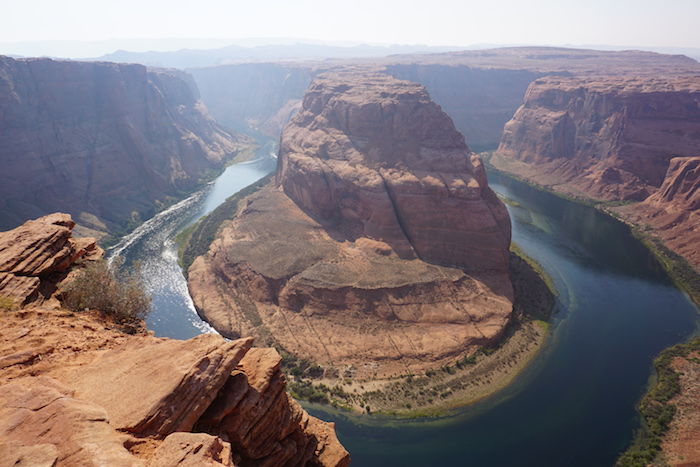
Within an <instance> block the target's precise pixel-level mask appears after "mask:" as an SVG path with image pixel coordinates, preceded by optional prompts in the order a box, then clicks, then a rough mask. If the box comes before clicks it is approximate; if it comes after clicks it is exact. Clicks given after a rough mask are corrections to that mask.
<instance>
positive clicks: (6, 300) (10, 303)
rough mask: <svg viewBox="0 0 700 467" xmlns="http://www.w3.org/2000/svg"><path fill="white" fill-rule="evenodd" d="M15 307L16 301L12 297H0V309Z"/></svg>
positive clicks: (8, 309) (10, 309) (9, 309)
mask: <svg viewBox="0 0 700 467" xmlns="http://www.w3.org/2000/svg"><path fill="white" fill-rule="evenodd" d="M14 308H15V301H14V300H12V299H11V298H10V297H0V310H5V311H12V310H13V309H14Z"/></svg>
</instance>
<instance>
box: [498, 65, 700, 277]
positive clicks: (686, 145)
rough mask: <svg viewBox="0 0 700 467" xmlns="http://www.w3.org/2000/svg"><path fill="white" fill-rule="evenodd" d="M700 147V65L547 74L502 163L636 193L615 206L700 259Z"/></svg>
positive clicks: (566, 181) (578, 185) (564, 183)
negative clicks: (650, 72)
mask: <svg viewBox="0 0 700 467" xmlns="http://www.w3.org/2000/svg"><path fill="white" fill-rule="evenodd" d="M699 154H700V79H698V76H697V74H695V75H692V76H688V75H686V76H683V75H681V76H666V77H665V76H655V77H650V76H644V77H642V76H633V77H630V76H626V77H620V76H597V77H588V78H562V77H547V78H542V79H538V80H536V81H535V82H534V83H532V84H531V85H530V88H529V89H528V91H527V94H526V96H525V100H524V102H523V105H522V106H521V107H520V109H518V111H517V112H516V113H515V115H514V116H513V118H512V120H511V121H510V122H508V123H507V124H506V126H505V128H504V130H503V137H502V140H501V143H500V146H499V148H498V150H497V152H496V154H495V155H494V157H493V158H492V163H493V164H494V166H496V167H497V168H499V169H503V170H505V171H507V172H511V173H516V174H518V175H519V176H521V177H523V178H526V179H529V180H532V181H534V182H536V183H538V184H540V185H544V186H546V187H549V188H552V189H553V190H555V191H559V192H562V193H565V194H568V195H572V196H575V197H580V198H587V199H593V200H597V201H628V202H634V204H630V205H628V206H623V207H619V208H613V210H614V211H616V212H618V213H620V214H622V215H623V216H624V217H625V218H627V219H628V220H630V221H632V222H634V223H636V224H638V225H640V226H642V227H644V228H646V227H651V228H652V229H653V230H654V231H655V232H656V234H657V235H658V236H659V237H660V238H662V239H663V240H664V241H665V243H666V244H667V245H668V246H669V247H670V248H672V249H674V250H675V251H676V252H677V253H679V254H681V255H683V256H684V257H685V258H686V259H688V261H689V262H690V263H691V264H693V265H694V266H695V267H696V269H697V268H700V253H698V244H699V241H700V231H698V225H700V213H699V211H698V208H699V207H700V203H699V202H698V196H699V195H698V190H697V188H698V157H699V156H698V155H699Z"/></svg>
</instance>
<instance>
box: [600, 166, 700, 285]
mask: <svg viewBox="0 0 700 467" xmlns="http://www.w3.org/2000/svg"><path fill="white" fill-rule="evenodd" d="M613 210H614V211H615V212H617V213H619V214H621V215H622V216H624V217H625V218H627V219H629V220H630V221H632V222H634V223H635V224H638V225H640V226H642V228H643V229H649V227H651V228H652V229H653V230H654V232H655V233H656V234H657V235H658V237H659V238H661V239H662V240H663V241H664V243H665V244H666V246H668V247H669V248H671V249H672V250H674V251H675V252H677V253H678V254H680V255H681V256H683V257H684V258H685V259H687V260H688V261H689V262H690V264H692V265H693V266H695V268H696V269H697V270H698V271H700V248H698V245H700V230H699V229H698V226H700V157H676V158H673V159H671V163H670V164H669V167H668V171H667V172H666V177H665V178H664V182H663V184H662V185H661V188H659V190H658V191H657V192H656V193H654V194H653V195H651V196H650V197H649V198H647V199H646V200H644V202H642V203H639V204H634V205H629V206H620V207H617V208H613Z"/></svg>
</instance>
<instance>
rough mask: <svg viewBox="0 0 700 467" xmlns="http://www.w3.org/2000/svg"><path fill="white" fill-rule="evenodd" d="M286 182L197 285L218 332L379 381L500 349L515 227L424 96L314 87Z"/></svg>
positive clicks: (410, 88) (369, 80)
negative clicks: (481, 349) (365, 371)
mask: <svg viewBox="0 0 700 467" xmlns="http://www.w3.org/2000/svg"><path fill="white" fill-rule="evenodd" d="M276 177H277V184H278V185H279V187H280V188H275V187H272V186H270V187H266V188H264V189H262V190H261V191H260V192H258V193H256V194H254V195H252V196H250V197H248V198H247V199H245V200H244V201H243V202H242V203H241V206H240V209H239V213H238V215H237V217H236V219H235V220H234V221H232V222H231V223H229V224H228V225H226V226H225V227H224V228H223V229H222V230H221V232H220V234H219V236H218V239H217V240H216V241H215V242H214V243H213V244H212V245H211V248H210V251H209V253H208V254H207V255H205V256H202V257H199V258H198V259H197V260H195V262H194V263H193V264H192V266H191V267H190V269H189V286H190V291H191V293H192V296H193V299H194V301H195V304H196V306H197V307H198V309H199V310H200V312H201V313H202V314H203V315H205V316H206V318H207V320H208V321H209V322H210V323H212V325H214V326H215V327H216V328H217V329H218V330H220V332H222V333H224V334H225V335H229V336H232V337H234V336H241V335H257V336H260V337H263V338H266V339H269V340H271V341H272V342H276V343H278V344H279V345H281V346H282V347H283V348H284V349H286V350H287V351H289V352H293V353H297V354H299V355H305V356H310V357H312V358H313V359H314V360H315V361H319V362H322V363H324V364H330V365H334V366H336V367H342V366H345V365H366V364H368V362H372V363H371V366H372V367H373V369H372V370H371V371H370V373H374V376H377V375H388V374H392V373H395V372H402V371H404V370H406V369H411V370H412V369H419V368H425V367H428V366H430V365H434V364H435V362H436V361H440V360H441V359H446V358H452V357H454V355H455V354H458V353H461V352H465V351H468V350H469V349H473V348H474V347H476V346H483V345H488V344H490V343H493V342H495V341H496V340H497V339H498V338H499V337H500V335H501V334H502V332H503V329H504V327H505V325H506V324H507V323H508V321H509V319H510V315H511V311H512V297H513V296H512V286H511V283H510V279H509V275H508V247H509V243H510V220H509V218H508V214H507V211H506V210H505V207H504V206H503V204H502V203H501V202H500V201H499V200H498V199H497V198H496V196H495V195H494V193H493V192H492V191H491V189H490V188H489V187H488V185H487V182H486V175H485V172H484V169H483V166H482V164H481V160H480V159H479V158H478V156H476V155H474V154H473V153H472V152H471V151H470V150H469V148H468V147H467V145H466V144H465V142H464V138H463V137H462V136H461V135H460V134H459V133H458V132H457V131H456V130H455V129H454V125H452V122H451V120H450V119H449V117H448V116H447V115H445V114H444V113H442V112H441V111H440V108H439V107H438V106H437V105H436V104H434V103H433V102H432V101H431V100H430V98H429V97H428V95H427V93H426V92H425V90H424V89H423V88H422V87H421V86H419V85H416V84H413V83H408V82H405V81H399V80H396V79H394V78H391V77H389V76H386V75H375V74H369V75H367V74H361V73H357V74H355V73H350V74H338V75H327V76H325V77H323V78H319V79H317V80H316V81H315V82H314V84H313V85H312V86H311V88H310V89H309V91H308V93H307V95H306V97H305V99H304V104H303V107H302V111H301V112H300V113H299V114H298V115H297V116H296V117H294V119H293V120H292V122H290V124H289V125H288V127H287V128H286V129H285V131H284V133H283V136H282V142H281V147H280V156H279V162H278V169H277V175H276ZM465 271H466V272H465Z"/></svg>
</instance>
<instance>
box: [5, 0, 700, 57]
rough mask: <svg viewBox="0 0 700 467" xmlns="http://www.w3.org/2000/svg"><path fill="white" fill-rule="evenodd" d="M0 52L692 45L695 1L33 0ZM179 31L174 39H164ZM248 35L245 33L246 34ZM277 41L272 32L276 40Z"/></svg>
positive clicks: (18, 14)
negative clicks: (320, 45)
mask: <svg viewBox="0 0 700 467" xmlns="http://www.w3.org/2000/svg"><path fill="white" fill-rule="evenodd" d="M0 12H2V14H3V16H4V17H5V18H10V19H11V21H8V22H7V24H5V25H4V26H3V28H2V30H0V54H17V55H24V56H40V55H46V56H57V57H65V58H88V57H98V56H100V55H104V54H107V53H110V52H113V51H115V50H118V49H125V50H129V51H134V52H140V51H149V50H178V49H182V48H192V49H197V48H200V49H202V48H219V47H224V46H226V45H231V44H238V45H261V44H262V43H270V42H274V40H272V39H268V40H267V42H266V40H265V39H261V38H287V39H285V41H286V42H285V43H287V44H293V43H294V42H295V41H296V42H303V43H309V42H316V43H334V44H336V45H343V44H344V45H353V44H363V43H364V44H375V45H391V44H411V45H415V44H425V45H429V46H451V47H469V46H473V45H474V44H492V45H494V46H496V45H498V46H501V45H540V46H573V47H579V46H589V47H595V46H601V47H602V46H605V47H607V48H611V47H617V48H643V49H661V48H673V49H684V48H685V49H693V48H695V49H700V35H698V34H697V18H699V17H700V2H697V1H695V0H669V1H668V2H666V3H664V4H663V5H662V4H661V3H659V2H653V1H651V0H636V1H632V0H609V1H603V0H589V1H586V2H583V1H574V2H560V1H557V0H532V1H531V2H527V3H524V2H519V1H517V0H494V2H490V3H488V5H487V4H486V3H485V2H475V1H466V2H465V1H457V0H437V1H435V2H431V3H430V4H429V5H427V4H425V2H419V1H417V0H403V1H399V0H385V1H382V2H376V1H370V0H356V1H354V2H349V1H346V0H343V1H335V2H328V1H323V0H301V1H299V2H294V3H291V2H284V1H282V0H265V1H262V2H255V3H254V2H248V3H244V2H240V1H233V2H227V1H224V0H205V1H203V2H198V3H196V4H195V3H193V2H185V1H183V0H174V1H168V2H166V1H165V0H152V1H148V2H144V1H136V0H123V1H121V2H119V3H118V4H117V3H109V4H104V3H101V2H92V1H87V0H66V1H64V2H55V1H51V0H35V1H27V2H12V3H5V4H4V5H3V6H2V7H0ZM163 38H177V39H163ZM246 38H247V39H246ZM277 42H278V43H279V42H280V39H278V40H277Z"/></svg>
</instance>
